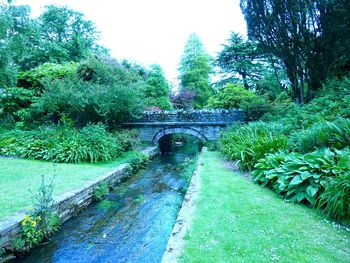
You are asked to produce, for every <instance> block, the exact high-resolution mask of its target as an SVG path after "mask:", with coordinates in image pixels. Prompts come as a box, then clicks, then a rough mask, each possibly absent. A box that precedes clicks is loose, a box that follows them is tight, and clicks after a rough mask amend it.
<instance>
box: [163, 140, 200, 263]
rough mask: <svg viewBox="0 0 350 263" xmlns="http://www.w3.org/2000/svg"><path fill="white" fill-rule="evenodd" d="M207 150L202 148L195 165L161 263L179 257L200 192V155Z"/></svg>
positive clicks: (168, 262) (171, 262)
mask: <svg viewBox="0 0 350 263" xmlns="http://www.w3.org/2000/svg"><path fill="white" fill-rule="evenodd" d="M206 151H207V148H206V147H203V149H202V152H201V153H200V155H199V158H198V160H197V164H196V170H195V171H194V173H193V176H192V179H191V183H190V186H189V187H188V190H187V193H186V195H185V198H184V201H183V203H182V206H181V209H180V211H179V214H178V216H177V219H176V222H175V225H174V227H173V231H172V232H171V235H170V238H169V240H168V244H167V246H166V249H165V252H164V254H163V258H162V263H176V262H178V258H179V257H180V256H181V254H182V252H183V249H184V245H185V242H186V241H185V240H184V238H185V236H186V234H188V231H189V229H190V226H191V224H192V221H193V218H194V212H195V202H196V200H197V198H198V195H199V190H200V180H201V179H200V171H201V162H202V154H203V152H206Z"/></svg>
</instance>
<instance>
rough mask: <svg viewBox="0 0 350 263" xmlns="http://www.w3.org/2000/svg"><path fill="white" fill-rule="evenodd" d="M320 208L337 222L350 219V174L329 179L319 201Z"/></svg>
mask: <svg viewBox="0 0 350 263" xmlns="http://www.w3.org/2000/svg"><path fill="white" fill-rule="evenodd" d="M318 208H319V209H320V210H321V211H323V212H324V213H325V214H327V215H328V216H330V217H333V218H335V219H337V220H342V219H344V220H349V219H350V173H349V172H347V173H344V174H341V175H339V176H337V177H335V178H329V179H328V183H327V185H326V187H325V190H324V192H323V193H322V194H321V195H320V197H319V199H318Z"/></svg>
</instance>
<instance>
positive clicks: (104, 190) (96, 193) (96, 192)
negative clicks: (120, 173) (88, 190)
mask: <svg viewBox="0 0 350 263" xmlns="http://www.w3.org/2000/svg"><path fill="white" fill-rule="evenodd" d="M108 193H109V186H108V183H107V182H101V183H99V185H98V186H96V187H95V188H94V189H93V191H92V198H93V199H94V200H95V201H101V200H102V199H103V197H105V196H106V195H107V194H108Z"/></svg>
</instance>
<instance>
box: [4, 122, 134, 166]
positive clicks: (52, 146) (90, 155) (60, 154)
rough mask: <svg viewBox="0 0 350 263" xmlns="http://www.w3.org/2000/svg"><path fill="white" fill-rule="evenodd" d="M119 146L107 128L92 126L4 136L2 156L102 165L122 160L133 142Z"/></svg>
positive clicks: (19, 132) (6, 133) (59, 128)
mask: <svg viewBox="0 0 350 263" xmlns="http://www.w3.org/2000/svg"><path fill="white" fill-rule="evenodd" d="M123 143H124V145H121V144H120V143H119V142H118V137H114V136H112V135H111V134H109V133H108V132H107V131H106V128H105V126H104V125H101V124H95V125H92V124H89V125H87V126H86V127H84V128H82V129H80V130H77V129H75V128H72V127H64V126H63V127H57V128H54V129H50V130H38V131H10V132H5V133H2V134H0V154H2V155H7V156H19V157H22V158H29V159H37V160H46V161H54V162H68V163H78V162H91V163H93V162H99V161H108V160H111V159H113V158H116V157H118V156H119V155H120V154H121V153H122V152H123V150H125V149H127V148H129V147H131V146H130V145H131V144H132V142H130V141H127V142H125V141H124V142H123Z"/></svg>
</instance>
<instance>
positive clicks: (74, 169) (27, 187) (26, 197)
mask: <svg viewBox="0 0 350 263" xmlns="http://www.w3.org/2000/svg"><path fill="white" fill-rule="evenodd" d="M133 156H134V153H133V152H128V153H125V154H123V155H122V156H121V157H119V158H118V159H115V160H113V161H110V162H104V163H96V164H91V163H80V164H63V163H56V164H54V163H50V162H43V161H35V160H27V159H17V158H0V189H1V191H0V220H4V219H6V218H8V217H9V216H11V215H13V214H15V213H16V212H18V211H19V210H22V209H26V208H29V207H30V206H31V204H32V198H31V196H32V194H31V191H33V192H35V191H36V190H37V189H38V187H39V185H40V181H41V175H49V176H50V177H51V176H53V175H54V174H55V179H54V185H55V186H54V194H55V195H59V194H62V193H64V192H67V191H70V190H73V189H75V188H78V187H79V186H81V185H82V184H84V183H86V182H88V181H89V180H92V179H95V178H96V177H98V176H102V175H104V174H105V173H106V172H108V171H110V170H112V169H113V168H115V167H117V166H118V165H120V164H122V163H126V162H128V161H129V160H130V159H131V158H132V157H133Z"/></svg>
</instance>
